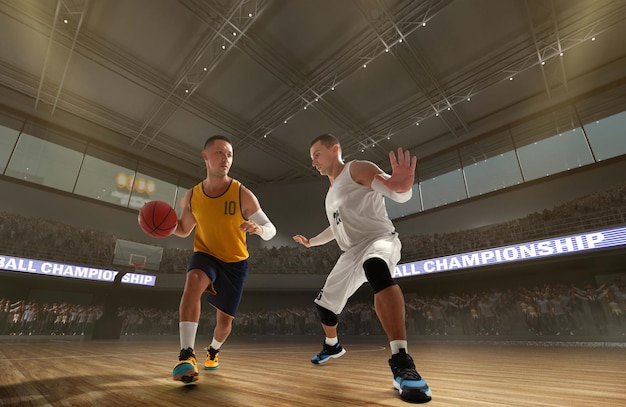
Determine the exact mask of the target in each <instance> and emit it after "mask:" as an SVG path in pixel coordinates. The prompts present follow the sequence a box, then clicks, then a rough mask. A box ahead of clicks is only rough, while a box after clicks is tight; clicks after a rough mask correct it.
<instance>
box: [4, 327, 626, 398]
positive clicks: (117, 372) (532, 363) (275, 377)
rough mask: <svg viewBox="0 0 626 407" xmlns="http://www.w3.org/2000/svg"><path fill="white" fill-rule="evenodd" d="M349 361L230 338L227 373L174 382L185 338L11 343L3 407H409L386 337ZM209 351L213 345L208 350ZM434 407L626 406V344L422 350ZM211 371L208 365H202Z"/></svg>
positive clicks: (304, 348) (305, 341)
mask: <svg viewBox="0 0 626 407" xmlns="http://www.w3.org/2000/svg"><path fill="white" fill-rule="evenodd" d="M342 344H343V345H344V346H345V348H346V349H347V353H346V355H344V356H343V357H342V358H340V359H337V360H332V361H330V362H328V363H327V364H324V365H319V366H318V365H313V364H311V363H310V362H309V359H310V357H311V356H312V355H313V354H315V353H317V351H319V348H321V337H317V338H316V337H307V338H297V337H290V338H289V337H287V338H285V337H281V338H269V339H262V340H261V339H257V340H252V339H250V340H242V339H239V338H232V337H231V338H230V339H229V340H228V342H226V344H225V345H224V346H223V347H222V351H221V352H220V365H221V366H220V368H219V369H218V370H215V371H204V370H201V371H200V380H199V381H198V382H197V383H196V384H194V385H188V386H185V385H182V384H181V383H179V382H174V381H172V380H171V378H170V375H171V370H172V367H173V365H174V363H175V362H176V360H177V356H178V338H177V337H157V338H154V337H153V338H146V337H133V338H125V337H122V338H121V339H120V340H90V339H87V338H76V337H36V338H35V337H32V338H24V337H3V338H0V406H2V407H9V406H11V407H14V406H105V407H117V406H120V407H134V406H188V407H194V406H202V407H207V406H251V407H257V406H285V407H296V406H403V405H405V406H406V405H407V404H408V403H405V402H403V401H401V400H400V399H399V396H398V394H397V391H396V390H395V389H393V386H392V383H391V382H392V378H391V372H390V370H389V367H388V365H387V359H388V357H389V350H388V349H387V348H386V346H387V343H386V342H385V340H384V338H382V337H356V338H352V337H346V338H343V339H342ZM197 346H198V349H201V347H203V346H206V344H204V343H198V345H197ZM409 351H410V353H411V354H412V355H413V357H414V358H415V359H416V362H417V367H418V370H419V371H420V373H421V374H422V375H423V376H424V378H425V379H426V380H427V381H428V383H429V385H430V387H431V389H432V392H433V400H432V401H431V402H430V403H428V404H426V405H428V406H431V407H435V406H436V407H444V406H445V407H450V406H454V407H458V406H465V407H472V406H476V407H486V406H524V407H530V406H567V407H573V406H585V407H587V406H593V407H602V406H610V407H618V406H626V344H623V343H622V344H619V343H617V344H616V343H613V344H597V346H593V347H591V346H589V345H588V344H584V343H580V344H577V343H572V344H569V345H567V346H542V345H538V344H534V345H533V346H528V345H525V344H522V343H506V342H499V343H485V342H483V343H479V342H474V343H459V342H435V341H428V342H410V344H409ZM199 361H200V362H201V363H203V358H199Z"/></svg>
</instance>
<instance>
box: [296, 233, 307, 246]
mask: <svg viewBox="0 0 626 407" xmlns="http://www.w3.org/2000/svg"><path fill="white" fill-rule="evenodd" d="M293 240H294V241H296V242H297V243H300V244H301V245H302V246H304V247H311V243H310V242H309V239H307V238H306V237H304V236H302V235H295V236H294V237H293Z"/></svg>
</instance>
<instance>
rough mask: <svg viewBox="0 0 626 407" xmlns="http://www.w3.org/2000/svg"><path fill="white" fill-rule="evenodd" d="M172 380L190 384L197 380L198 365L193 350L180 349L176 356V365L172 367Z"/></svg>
mask: <svg viewBox="0 0 626 407" xmlns="http://www.w3.org/2000/svg"><path fill="white" fill-rule="evenodd" d="M172 378H173V379H174V380H176V381H179V382H183V383H185V384H190V383H193V382H195V381H197V380H198V379H199V376H198V363H197V362H196V354H195V353H194V351H193V349H191V348H187V349H181V351H180V355H179V356H178V363H177V364H176V366H174V371H173V372H172Z"/></svg>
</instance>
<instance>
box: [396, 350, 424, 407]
mask: <svg viewBox="0 0 626 407" xmlns="http://www.w3.org/2000/svg"><path fill="white" fill-rule="evenodd" d="M389 367H390V368H391V372H392V373H393V387H395V388H396V389H397V390H398V391H399V392H400V397H401V398H402V400H404V401H409V402H412V403H427V402H429V401H430V400H431V398H432V392H431V391H430V388H429V387H428V384H427V383H426V381H425V380H424V379H422V376H420V374H419V373H417V370H415V363H413V358H411V356H409V354H408V353H406V349H400V352H399V353H396V354H395V355H391V359H389Z"/></svg>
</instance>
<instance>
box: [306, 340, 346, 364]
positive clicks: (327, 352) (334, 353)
mask: <svg viewBox="0 0 626 407" xmlns="http://www.w3.org/2000/svg"><path fill="white" fill-rule="evenodd" d="M345 353H346V350H345V349H344V348H342V347H341V345H340V344H338V343H337V344H336V345H327V344H326V343H324V348H322V351H321V352H320V353H318V354H317V355H315V356H313V357H312V358H311V363H315V364H316V365H319V364H320V363H324V362H326V361H328V360H329V359H330V358H338V357H341V356H343V355H344V354H345Z"/></svg>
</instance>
